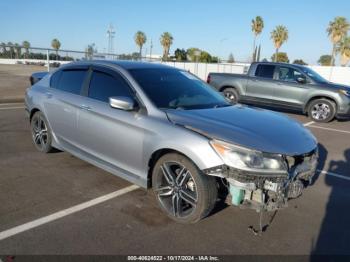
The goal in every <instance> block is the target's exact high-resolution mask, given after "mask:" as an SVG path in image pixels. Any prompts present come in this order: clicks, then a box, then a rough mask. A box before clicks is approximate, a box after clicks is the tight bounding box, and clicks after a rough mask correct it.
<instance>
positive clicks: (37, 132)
mask: <svg viewBox="0 0 350 262" xmlns="http://www.w3.org/2000/svg"><path fill="white" fill-rule="evenodd" d="M30 128H31V132H32V139H33V143H34V145H35V147H36V149H37V150H39V151H40V152H43V153H49V152H52V151H53V150H54V148H53V147H52V146H51V144H52V133H51V129H50V127H49V125H48V123H47V120H46V118H45V116H44V114H43V113H41V112H40V111H37V112H35V113H34V115H33V117H32V119H31V120H30Z"/></svg>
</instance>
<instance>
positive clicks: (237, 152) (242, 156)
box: [210, 140, 287, 173]
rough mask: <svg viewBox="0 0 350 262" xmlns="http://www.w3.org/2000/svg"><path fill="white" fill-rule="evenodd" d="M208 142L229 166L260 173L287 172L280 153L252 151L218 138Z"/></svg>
mask: <svg viewBox="0 0 350 262" xmlns="http://www.w3.org/2000/svg"><path fill="white" fill-rule="evenodd" d="M210 144H211V145H212V147H213V148H214V150H215V151H216V152H217V153H218V154H219V155H220V156H221V158H222V160H223V161H224V162H225V164H226V165H228V166H230V167H233V168H237V169H240V170H246V171H252V172H260V173H261V172H263V173H286V172H287V166H286V163H285V161H284V160H283V158H282V156H281V155H277V154H267V153H263V152H259V151H254V150H251V149H248V148H244V147H241V146H237V145H233V144H229V143H226V142H223V141H218V140H212V141H210Z"/></svg>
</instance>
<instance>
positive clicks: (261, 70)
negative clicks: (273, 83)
mask: <svg viewBox="0 0 350 262" xmlns="http://www.w3.org/2000/svg"><path fill="white" fill-rule="evenodd" d="M274 71H275V66H273V65H258V66H257V68H256V72H255V76H258V77H263V78H271V79H272V78H273V73H274Z"/></svg>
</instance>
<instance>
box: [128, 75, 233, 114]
mask: <svg viewBox="0 0 350 262" xmlns="http://www.w3.org/2000/svg"><path fill="white" fill-rule="evenodd" d="M130 73H131V75H132V76H133V77H134V79H135V80H136V81H137V82H138V83H139V85H140V86H141V88H142V89H143V91H144V92H145V93H146V95H147V96H148V97H149V99H150V100H152V102H153V103H154V104H155V105H156V106H157V107H158V108H174V109H175V108H176V109H200V108H212V107H221V106H229V105H230V104H229V103H228V102H227V101H226V100H225V98H224V97H223V96H222V95H221V94H220V93H219V92H217V91H216V90H214V89H213V88H212V87H210V86H209V85H207V84H206V83H204V82H203V81H201V80H199V79H198V78H196V77H195V76H193V75H191V74H190V73H188V72H185V71H180V70H177V69H163V68H156V69H132V70H130Z"/></svg>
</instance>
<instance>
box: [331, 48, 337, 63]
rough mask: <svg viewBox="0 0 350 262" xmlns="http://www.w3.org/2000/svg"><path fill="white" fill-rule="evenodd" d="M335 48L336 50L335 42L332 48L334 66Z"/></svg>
mask: <svg viewBox="0 0 350 262" xmlns="http://www.w3.org/2000/svg"><path fill="white" fill-rule="evenodd" d="M335 50H336V45H335V44H333V50H332V59H331V66H334V64H335V63H334V60H335Z"/></svg>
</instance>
